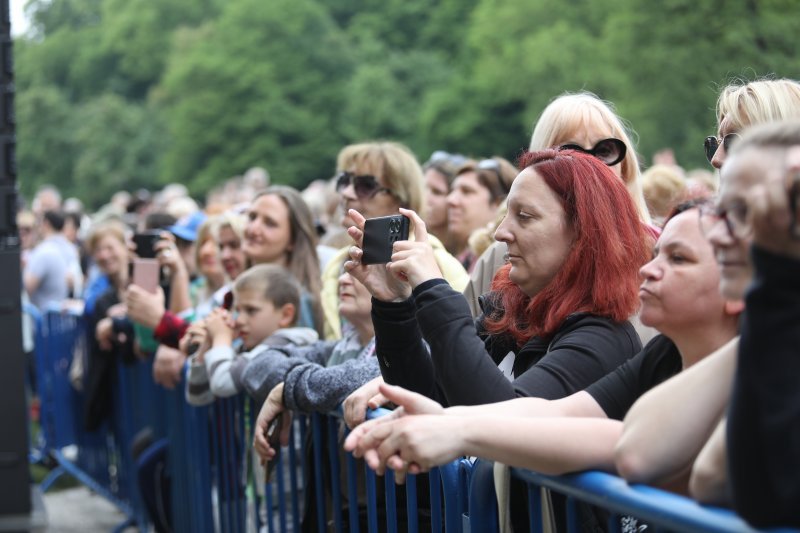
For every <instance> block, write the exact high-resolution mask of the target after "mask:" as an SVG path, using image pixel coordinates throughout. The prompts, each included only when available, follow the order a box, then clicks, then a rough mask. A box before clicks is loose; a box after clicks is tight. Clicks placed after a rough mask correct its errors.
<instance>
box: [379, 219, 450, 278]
mask: <svg viewBox="0 0 800 533" xmlns="http://www.w3.org/2000/svg"><path fill="white" fill-rule="evenodd" d="M400 213H401V214H403V215H405V216H406V217H408V218H409V219H410V220H411V225H412V227H413V229H414V240H413V241H412V240H408V241H397V242H396V243H394V253H393V254H392V262H391V263H389V264H388V265H387V267H386V268H388V269H389V272H391V273H392V275H393V276H394V277H395V278H397V279H399V280H402V281H407V282H408V283H409V285H411V287H412V288H416V287H417V286H418V285H420V284H421V283H424V282H426V281H428V280H431V279H436V278H441V277H442V271H441V270H440V269H439V265H438V264H437V263H436V256H434V255H433V248H432V247H431V245H430V243H429V242H428V230H427V227H426V226H425V222H423V220H422V219H421V218H420V217H419V215H417V214H416V213H415V212H414V211H412V210H411V209H403V208H401V209H400Z"/></svg>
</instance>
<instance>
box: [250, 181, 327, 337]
mask: <svg viewBox="0 0 800 533" xmlns="http://www.w3.org/2000/svg"><path fill="white" fill-rule="evenodd" d="M242 249H243V251H244V254H245V256H246V257H247V259H248V261H249V262H250V264H251V265H259V264H264V263H272V264H278V265H281V266H283V267H285V268H286V269H288V270H289V271H290V272H291V273H292V274H293V275H294V276H295V277H296V278H297V280H298V281H299V282H300V285H301V286H302V287H303V289H304V292H303V296H302V298H301V303H300V318H299V321H298V325H300V326H305V327H310V328H313V329H316V330H317V331H318V332H322V307H321V306H320V289H321V287H322V281H321V278H320V262H319V259H318V256H317V231H316V227H315V226H314V217H313V215H312V214H311V210H310V209H309V208H308V205H307V204H306V202H305V200H303V197H302V196H301V195H300V193H299V192H297V191H296V190H295V189H293V188H291V187H286V186H284V185H273V186H271V187H268V188H266V189H264V190H263V191H261V192H260V193H258V194H257V195H256V197H255V198H254V199H253V202H252V204H250V209H248V211H247V225H246V226H245V229H244V242H243V243H242Z"/></svg>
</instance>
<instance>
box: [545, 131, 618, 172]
mask: <svg viewBox="0 0 800 533" xmlns="http://www.w3.org/2000/svg"><path fill="white" fill-rule="evenodd" d="M558 149H559V150H577V151H579V152H583V153H585V154H590V155H593V156H594V157H596V158H597V159H599V160H600V161H602V162H603V163H605V164H606V165H608V166H610V167H613V166H614V165H616V164H617V163H619V162H620V161H622V160H623V159H625V154H626V153H627V152H628V148H627V147H626V146H625V143H624V142H622V141H620V140H619V139H614V138H613V137H612V138H609V139H603V140H602V141H598V142H597V144H595V145H594V147H593V148H590V149H588V150H587V149H585V148H583V147H582V146H579V145H577V144H562V145H561V146H560V147H559V148H558Z"/></svg>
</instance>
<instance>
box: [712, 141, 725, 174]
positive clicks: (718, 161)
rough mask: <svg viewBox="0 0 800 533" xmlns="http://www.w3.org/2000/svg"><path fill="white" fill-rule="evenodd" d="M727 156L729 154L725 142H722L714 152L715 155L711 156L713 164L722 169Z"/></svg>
mask: <svg viewBox="0 0 800 533" xmlns="http://www.w3.org/2000/svg"><path fill="white" fill-rule="evenodd" d="M727 157H728V154H727V153H726V152H725V143H722V142H721V143H719V146H717V151H716V152H714V157H712V158H711V166H712V167H714V168H716V169H717V170H719V169H721V168H722V165H723V164H725V159H726V158H727Z"/></svg>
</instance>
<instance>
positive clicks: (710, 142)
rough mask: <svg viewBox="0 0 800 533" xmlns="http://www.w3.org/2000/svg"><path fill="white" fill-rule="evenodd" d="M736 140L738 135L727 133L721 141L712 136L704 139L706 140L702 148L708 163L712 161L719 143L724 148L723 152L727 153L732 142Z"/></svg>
mask: <svg viewBox="0 0 800 533" xmlns="http://www.w3.org/2000/svg"><path fill="white" fill-rule="evenodd" d="M738 139H739V134H738V133H729V134H727V135H726V136H724V137H723V138H722V139H719V138H717V137H714V136H713V135H711V136H710V137H706V140H705V141H704V142H703V147H704V148H705V149H706V158H708V162H709V163H710V162H711V160H712V159H714V154H716V153H717V150H718V149H719V145H720V143H722V146H724V147H725V152H726V153H727V152H729V151H730V149H731V146H733V142H734V141H736V140H738Z"/></svg>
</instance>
